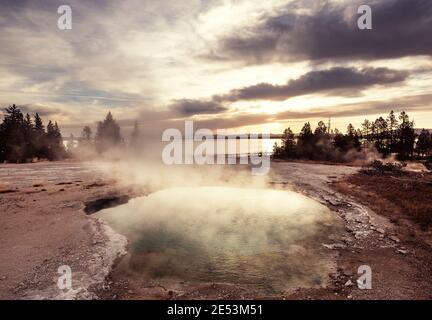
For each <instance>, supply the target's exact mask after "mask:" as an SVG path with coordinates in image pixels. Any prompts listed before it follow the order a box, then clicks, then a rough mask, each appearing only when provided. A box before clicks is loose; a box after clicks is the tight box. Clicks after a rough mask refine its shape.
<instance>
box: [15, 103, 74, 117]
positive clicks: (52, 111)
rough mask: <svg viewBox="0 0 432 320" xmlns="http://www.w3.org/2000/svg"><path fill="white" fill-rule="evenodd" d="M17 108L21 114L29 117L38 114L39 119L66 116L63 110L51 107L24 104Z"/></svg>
mask: <svg viewBox="0 0 432 320" xmlns="http://www.w3.org/2000/svg"><path fill="white" fill-rule="evenodd" d="M18 107H19V108H20V110H21V111H22V112H23V114H26V113H28V114H30V115H33V114H35V113H38V114H39V115H40V116H41V117H56V116H64V115H67V113H66V112H65V110H62V109H60V108H56V107H51V106H43V105H33V104H25V105H19V106H18Z"/></svg>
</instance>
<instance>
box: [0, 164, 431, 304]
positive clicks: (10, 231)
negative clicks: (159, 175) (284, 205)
mask: <svg viewBox="0 0 432 320" xmlns="http://www.w3.org/2000/svg"><path fill="white" fill-rule="evenodd" d="M101 166H103V164H95V163H77V162H54V163H38V164H22V165H11V164H10V165H0V248H1V250H0V299H34V298H37V299H40V298H58V299H65V298H89V299H94V298H100V299H131V298H132V299H203V298H214V299H251V298H266V296H263V295H262V293H260V292H257V291H254V290H251V289H250V288H244V287H242V286H239V285H235V284H232V283H206V284H199V285H194V284H190V283H185V282H183V281H176V282H172V283H168V284H166V283H164V284H161V283H159V282H158V281H154V280H143V279H141V278H135V277H131V275H130V274H128V273H126V272H124V268H123V267H124V264H127V263H128V256H127V255H125V253H126V251H125V248H126V242H127V240H126V239H125V238H124V237H123V236H121V235H119V234H117V233H115V232H113V231H112V229H111V228H110V227H109V226H107V225H106V224H105V223H103V222H102V221H101V220H99V219H97V218H95V216H94V215H92V213H94V212H97V211H98V210H100V209H103V208H107V207H112V206H113V205H118V204H122V203H125V202H127V200H128V199H129V198H134V197H138V196H142V195H145V194H146V191H145V190H144V189H142V188H135V187H133V186H129V187H127V186H124V185H123V184H118V183H117V181H116V180H114V179H113V178H110V177H109V176H107V175H106V174H104V173H103V171H101V170H99V169H100V167H101ZM357 171H358V168H356V167H348V166H338V165H319V164H305V163H287V162H274V163H272V169H271V173H270V177H269V181H268V184H269V186H270V187H272V188H275V189H288V190H294V191H297V192H301V193H303V194H305V195H307V196H308V197H310V198H312V199H314V200H316V201H318V202H320V203H322V204H324V205H326V206H327V207H328V208H330V209H331V210H332V212H333V214H334V215H335V216H336V217H338V219H340V220H341V221H342V223H343V226H344V230H343V232H342V233H341V234H339V235H338V237H336V238H334V239H333V240H331V241H328V240H326V241H324V240H323V242H322V243H321V251H322V252H324V253H325V254H326V256H328V257H330V258H331V260H332V262H333V263H332V265H333V267H332V268H331V271H330V272H329V274H328V277H327V279H326V281H323V282H322V284H320V285H317V286H314V287H309V288H305V287H301V286H300V287H298V288H292V289H290V290H286V291H285V292H281V293H280V294H279V296H276V297H275V296H272V298H279V299H397V298H404V299H427V298H429V299H430V298H432V289H431V288H432V279H431V278H430V274H431V272H432V269H431V265H432V264H431V251H430V248H429V247H427V246H423V245H422V246H416V243H417V242H416V241H413V239H411V240H410V241H407V239H406V238H405V237H404V236H402V235H401V234H400V232H399V231H400V229H399V228H398V226H396V225H394V224H393V223H391V222H390V221H389V220H388V219H387V218H385V217H382V216H380V215H379V212H378V214H377V213H375V212H373V211H372V210H370V209H369V208H368V207H367V206H366V205H365V204H360V203H359V202H358V201H357V200H356V199H355V198H354V197H352V196H350V195H348V194H347V193H344V192H340V191H336V188H334V183H335V182H336V181H343V180H344V179H345V177H348V176H349V175H352V174H355V173H356V172H357ZM414 240H416V239H414ZM121 257H123V258H121ZM62 265H68V266H70V267H71V269H72V272H73V278H72V279H73V289H74V290H73V291H69V292H64V291H61V290H59V289H58V287H57V286H56V283H57V279H58V277H59V274H58V273H57V270H58V268H59V266H62ZM361 265H368V266H370V267H371V269H372V290H360V289H359V288H357V285H356V280H357V278H358V277H359V275H358V274H357V269H358V267H359V266H361ZM113 266H114V268H113Z"/></svg>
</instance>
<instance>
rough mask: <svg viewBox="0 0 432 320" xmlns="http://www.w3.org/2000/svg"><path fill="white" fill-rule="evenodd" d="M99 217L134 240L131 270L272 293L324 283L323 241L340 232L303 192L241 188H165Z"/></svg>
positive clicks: (327, 264)
mask: <svg viewBox="0 0 432 320" xmlns="http://www.w3.org/2000/svg"><path fill="white" fill-rule="evenodd" d="M97 216H98V217H100V218H103V219H104V220H106V221H107V222H108V224H109V225H110V226H111V227H113V229H114V230H116V231H117V232H119V233H121V234H123V235H125V236H126V237H127V238H128V239H129V241H130V248H129V256H128V261H127V263H126V266H125V268H126V269H127V270H126V271H127V272H130V273H134V274H135V275H138V276H140V277H146V278H148V279H157V280H158V281H163V280H170V281H172V280H178V281H189V282H194V283H195V282H206V283H207V282H223V283H232V284H238V285H243V286H251V287H253V288H256V289H263V290H266V292H276V291H280V290H285V289H287V288H290V287H297V286H317V285H322V284H323V282H325V279H326V278H327V274H328V273H329V271H330V268H331V266H332V263H331V259H330V257H329V256H328V252H323V250H322V249H321V248H322V246H321V243H323V242H326V241H329V236H330V237H331V236H332V235H333V234H335V233H337V232H338V230H339V228H340V226H341V224H340V221H339V220H338V219H337V218H336V217H335V216H334V214H332V213H331V212H330V210H329V209H328V208H327V207H325V206H323V205H321V204H319V203H318V202H316V201H314V200H312V199H310V198H307V197H305V196H303V195H301V194H299V193H296V192H291V191H282V190H274V189H253V188H250V189H248V188H234V187H191V188H172V189H166V190H162V191H158V192H155V193H152V194H150V195H149V196H146V197H140V198H136V199H133V200H131V201H130V202H129V203H127V204H125V205H121V206H118V207H115V208H110V209H105V210H102V211H100V212H99V213H97Z"/></svg>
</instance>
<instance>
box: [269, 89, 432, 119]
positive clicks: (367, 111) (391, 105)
mask: <svg viewBox="0 0 432 320" xmlns="http://www.w3.org/2000/svg"><path fill="white" fill-rule="evenodd" d="M431 107H432V94H424V95H415V96H406V97H402V98H399V99H392V100H390V101H388V102H383V101H366V102H362V103H356V104H345V105H339V106H335V107H333V108H312V109H309V110H305V111H282V112H279V113H278V114H276V116H275V117H274V119H273V120H275V121H289V120H302V119H304V120H306V119H326V118H329V117H332V118H340V117H356V116H364V117H365V118H367V117H368V116H369V115H377V114H386V113H389V112H390V111H391V110H394V111H397V112H400V111H406V112H421V111H423V112H424V111H430V110H431Z"/></svg>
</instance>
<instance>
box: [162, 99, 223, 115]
mask: <svg viewBox="0 0 432 320" xmlns="http://www.w3.org/2000/svg"><path fill="white" fill-rule="evenodd" d="M169 108H170V109H171V110H172V111H174V112H177V113H179V114H180V115H183V116H192V115H199V114H214V113H221V112H224V111H226V110H227V108H226V107H224V106H223V105H222V104H220V103H219V102H216V101H211V100H210V101H203V100H193V99H181V100H176V101H174V103H173V104H171V105H170V106H169Z"/></svg>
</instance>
